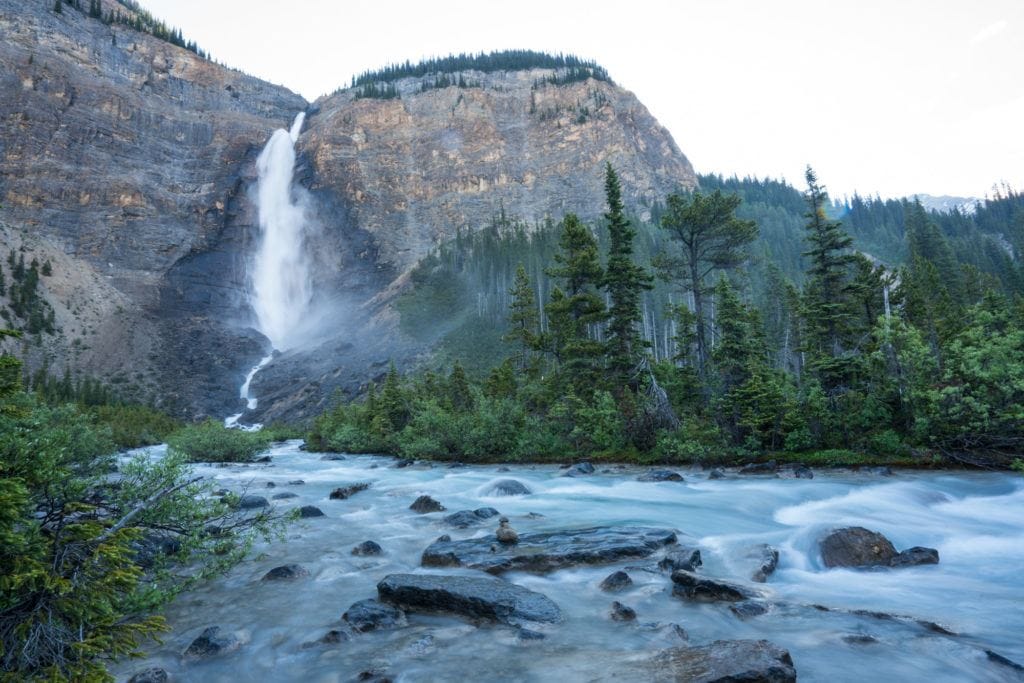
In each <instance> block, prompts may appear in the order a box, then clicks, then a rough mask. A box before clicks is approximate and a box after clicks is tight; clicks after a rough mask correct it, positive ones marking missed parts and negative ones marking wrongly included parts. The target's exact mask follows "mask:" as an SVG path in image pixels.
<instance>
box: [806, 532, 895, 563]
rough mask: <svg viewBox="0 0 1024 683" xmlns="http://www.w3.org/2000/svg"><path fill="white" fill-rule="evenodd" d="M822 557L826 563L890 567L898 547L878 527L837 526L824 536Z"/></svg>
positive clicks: (821, 544)
mask: <svg viewBox="0 0 1024 683" xmlns="http://www.w3.org/2000/svg"><path fill="white" fill-rule="evenodd" d="M820 547H821V561H822V562H823V563H824V564H825V566H826V567H828V568H830V569H831V568H832V567H887V566H889V563H890V562H892V559H893V558H894V557H896V548H895V547H893V544H892V543H891V542H890V541H889V539H888V538H886V537H885V536H883V535H882V534H880V533H878V532H877V531H869V530H868V529H865V528H864V527H860V526H853V527H847V528H845V529H837V530H835V531H832V532H831V533H829V534H828V535H827V536H825V538H823V539H822V540H821V543H820Z"/></svg>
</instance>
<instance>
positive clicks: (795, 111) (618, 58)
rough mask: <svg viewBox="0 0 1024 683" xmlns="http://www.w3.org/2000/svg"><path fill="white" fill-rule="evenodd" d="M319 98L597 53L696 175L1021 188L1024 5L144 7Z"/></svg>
mask: <svg viewBox="0 0 1024 683" xmlns="http://www.w3.org/2000/svg"><path fill="white" fill-rule="evenodd" d="M142 4H143V5H144V6H145V7H147V8H148V9H149V10H150V11H152V12H153V14H154V15H156V16H158V17H160V18H163V19H165V20H166V21H168V22H169V23H171V24H173V25H175V26H178V27H180V28H182V29H183V31H184V33H185V36H186V38H188V39H191V40H196V41H197V42H198V43H199V44H200V46H201V47H203V48H205V49H206V50H208V51H210V52H211V53H212V54H213V56H214V57H215V58H216V59H218V60H219V61H221V62H224V63H226V64H228V65H229V66H234V67H237V68H239V69H242V70H244V71H246V72H249V73H251V74H253V75H256V76H259V77H261V78H264V79H266V80H269V81H272V82H275V83H280V84H283V85H286V86H288V87H289V88H291V89H292V90H295V91H296V92H298V93H300V94H302V95H303V96H305V97H306V98H307V99H310V100H312V99H315V98H316V97H318V96H320V95H322V94H324V93H328V92H330V91H332V90H334V89H335V88H337V87H338V86H340V85H344V84H347V83H348V82H349V80H350V78H351V76H352V74H354V73H357V72H360V71H363V70H366V69H372V68H375V67H378V66H381V65H384V64H387V63H391V62H396V61H404V60H406V59H410V60H413V61H415V60H417V59H419V58H421V57H424V56H434V55H445V54H449V53H458V52H477V51H491V50H500V49H507V48H529V49H535V50H544V51H549V52H571V53H574V54H577V55H579V56H581V57H586V58H590V59H594V60H596V61H597V62H599V63H600V64H602V65H603V66H605V67H606V68H607V69H608V71H609V72H610V74H611V76H612V78H613V79H615V81H616V82H617V83H619V84H620V85H622V86H624V87H625V88H628V89H629V90H632V91H633V92H635V93H636V94H637V96H638V97H639V98H640V100H641V101H642V102H643V103H644V104H646V105H647V106H648V107H649V108H650V110H651V112H652V113H653V114H654V115H655V116H656V117H657V118H658V120H659V121H661V123H662V124H663V125H665V126H666V127H667V128H668V129H669V130H670V131H671V132H672V135H673V136H674V137H675V139H676V142H677V143H678V144H679V146H680V148H682V150H683V151H684V152H685V153H686V154H687V156H688V157H689V158H690V161H691V162H692V163H693V165H694V167H695V168H696V169H697V170H698V171H700V172H716V173H724V174H727V175H731V174H733V173H736V174H739V175H747V174H752V175H758V176H766V175H767V176H772V177H785V178H786V179H787V180H789V181H790V182H792V183H794V184H797V185H798V186H802V183H803V168H804V166H805V165H806V164H807V163H810V164H811V165H813V166H814V167H815V169H816V170H817V171H818V175H819V177H820V178H821V180H822V181H823V182H824V183H825V184H826V185H827V186H828V187H829V189H830V191H831V192H832V194H833V196H841V195H844V194H850V193H852V192H853V191H855V190H856V191H859V192H860V193H861V194H864V195H873V194H875V193H879V194H881V195H882V196H886V197H887V196H900V195H905V194H912V193H917V192H921V193H928V194H933V195H940V194H952V195H960V196H984V195H985V194H986V193H990V192H991V188H992V186H993V184H994V183H996V182H1006V183H1009V184H1010V185H1011V186H1012V187H1014V188H1016V189H1018V190H1019V189H1022V188H1024V0H962V1H954V0H838V1H836V0H828V1H826V2H823V1H822V0H677V1H675V2H669V1H656V0H646V1H645V0H633V1H632V2H621V1H620V2H614V3H612V2H601V1H600V0H597V1H595V0H590V1H589V2H577V1H576V0H561V1H552V0H543V1H540V0H508V1H506V2H492V1H488V0H475V1H473V2H469V1H465V0H451V1H446V2H440V1H436V2H422V1H420V2H393V1H388V0H376V1H372V2H366V1H363V0H358V1H353V2H346V1H341V2H339V1H338V0H142Z"/></svg>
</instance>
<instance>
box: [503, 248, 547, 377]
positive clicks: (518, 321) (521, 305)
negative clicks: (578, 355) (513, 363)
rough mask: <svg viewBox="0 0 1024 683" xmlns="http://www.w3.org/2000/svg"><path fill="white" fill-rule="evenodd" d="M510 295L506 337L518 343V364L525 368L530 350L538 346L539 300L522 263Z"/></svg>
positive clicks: (528, 361) (506, 339)
mask: <svg viewBox="0 0 1024 683" xmlns="http://www.w3.org/2000/svg"><path fill="white" fill-rule="evenodd" d="M509 295H510V296H511V297H512V301H511V302H510V303H509V312H508V324H509V331H508V332H507V333H506V334H505V337H504V339H505V341H510V342H517V343H518V345H519V351H518V355H517V364H518V366H519V368H520V369H523V368H526V367H527V366H528V365H529V363H530V352H531V351H533V350H534V349H536V348H537V346H538V342H539V338H538V331H537V322H538V315H537V302H536V299H535V298H534V295H533V285H531V284H530V277H529V276H528V275H527V274H526V268H525V267H524V266H523V264H522V263H520V264H519V266H518V267H517V268H516V277H515V281H514V282H513V284H512V289H510V290H509Z"/></svg>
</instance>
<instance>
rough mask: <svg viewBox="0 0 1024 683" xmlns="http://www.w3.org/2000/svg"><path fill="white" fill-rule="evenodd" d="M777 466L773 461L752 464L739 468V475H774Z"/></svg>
mask: <svg viewBox="0 0 1024 683" xmlns="http://www.w3.org/2000/svg"><path fill="white" fill-rule="evenodd" d="M777 469H779V464H778V463H777V462H775V461H774V460H769V461H768V462H752V463H748V464H746V465H744V466H743V467H741V468H740V471H739V473H740V474H775V471H776V470H777Z"/></svg>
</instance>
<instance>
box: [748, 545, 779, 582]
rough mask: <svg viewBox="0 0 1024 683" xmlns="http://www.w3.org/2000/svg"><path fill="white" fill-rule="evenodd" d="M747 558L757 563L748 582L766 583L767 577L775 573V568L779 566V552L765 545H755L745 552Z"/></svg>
mask: <svg viewBox="0 0 1024 683" xmlns="http://www.w3.org/2000/svg"><path fill="white" fill-rule="evenodd" d="M747 557H751V558H753V559H754V561H755V562H757V568H756V569H754V573H753V575H751V577H750V580H751V581H757V582H758V583H764V582H765V581H767V580H768V577H769V576H771V575H772V574H773V573H774V572H775V568H776V567H778V566H779V551H778V550H776V549H775V548H773V547H772V546H770V545H768V544H767V543H758V544H757V545H755V546H754V547H753V548H751V549H750V550H749V551H748V552H747Z"/></svg>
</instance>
